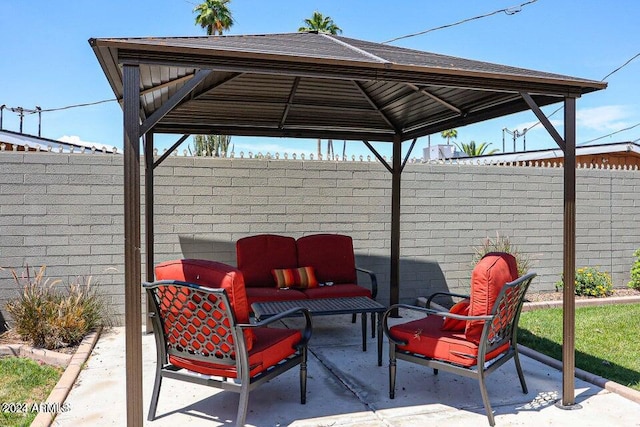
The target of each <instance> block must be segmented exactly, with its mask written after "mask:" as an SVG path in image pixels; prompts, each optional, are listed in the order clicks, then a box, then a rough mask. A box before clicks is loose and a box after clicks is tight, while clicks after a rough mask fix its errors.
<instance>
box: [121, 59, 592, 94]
mask: <svg viewBox="0 0 640 427" xmlns="http://www.w3.org/2000/svg"><path fill="white" fill-rule="evenodd" d="M162 58H163V56H162V54H160V55H159V56H158V55H154V54H153V53H145V54H144V55H140V54H139V52H136V51H126V50H120V51H119V52H118V60H119V61H121V62H126V63H131V64H139V65H141V66H144V65H160V66H171V67H186V68H200V69H211V70H215V71H227V72H240V73H255V74H273V75H281V76H293V77H295V76H299V77H313V78H321V79H336V80H358V81H372V82H375V81H389V82H396V83H407V82H412V83H411V84H414V85H417V86H441V87H448V88H457V89H465V90H487V91H498V92H515V93H518V92H519V91H521V90H523V89H524V90H526V91H527V92H528V93H545V94H554V95H556V96H578V97H579V96H580V95H581V92H580V87H573V86H570V85H567V84H564V83H562V82H558V83H557V84H555V85H554V84H550V83H549V82H540V83H539V82H537V81H535V80H531V81H528V82H527V81H522V80H520V81H513V82H511V81H510V80H505V79H504V78H503V77H495V76H494V75H492V74H490V73H486V74H478V75H475V74H473V75H472V74H466V75H463V74H456V75H452V74H446V73H440V72H437V71H434V72H431V73H426V72H421V73H419V74H417V73H416V72H414V71H412V70H410V69H397V68H393V67H392V68H380V69H371V68H367V67H359V66H353V67H350V68H345V67H341V68H337V67H335V65H334V64H333V63H332V62H331V61H326V62H325V63H309V64H302V63H291V62H289V61H279V60H275V59H274V60H267V59H265V60H263V61H261V62H260V64H261V65H255V60H252V59H246V60H243V59H242V58H229V57H224V56H207V57H202V56H197V55H196V56H193V55H190V54H188V53H174V54H172V55H171V61H170V62H167V61H166V60H164V59H162Z"/></svg>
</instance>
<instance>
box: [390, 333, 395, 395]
mask: <svg viewBox="0 0 640 427" xmlns="http://www.w3.org/2000/svg"><path fill="white" fill-rule="evenodd" d="M395 397H396V345H395V344H394V343H391V342H390V343H389V399H395Z"/></svg>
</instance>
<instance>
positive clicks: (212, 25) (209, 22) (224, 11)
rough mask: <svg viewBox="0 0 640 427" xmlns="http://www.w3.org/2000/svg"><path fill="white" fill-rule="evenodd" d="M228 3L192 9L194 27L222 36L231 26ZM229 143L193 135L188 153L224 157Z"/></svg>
mask: <svg viewBox="0 0 640 427" xmlns="http://www.w3.org/2000/svg"><path fill="white" fill-rule="evenodd" d="M230 2H231V0H204V2H203V3H202V4H200V5H198V6H196V8H195V9H193V11H194V12H197V13H198V16H196V25H200V26H201V27H202V28H204V29H206V30H207V35H209V36H214V35H216V34H219V35H222V32H223V31H226V30H228V29H229V28H231V26H232V25H233V17H232V16H231V11H230V10H229V3H230ZM230 141H231V136H229V135H195V136H194V137H193V149H191V147H189V152H190V153H191V154H192V155H196V156H215V157H220V156H221V155H225V156H226V153H227V151H228V149H229V142H230Z"/></svg>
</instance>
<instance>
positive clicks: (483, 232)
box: [0, 152, 640, 324]
mask: <svg viewBox="0 0 640 427" xmlns="http://www.w3.org/2000/svg"><path fill="white" fill-rule="evenodd" d="M0 169H1V171H2V181H0V218H1V220H0V227H1V233H0V266H1V267H3V268H5V270H4V271H0V311H3V312H4V305H5V302H6V300H7V299H9V298H12V297H14V296H15V295H16V293H17V292H18V290H19V286H18V285H17V284H16V283H15V282H14V280H13V279H12V277H11V274H10V272H9V271H8V270H7V269H10V268H13V269H15V270H16V271H17V272H19V273H21V272H22V271H23V270H24V268H25V266H27V265H28V266H29V267H30V269H31V270H32V271H33V270H37V269H38V268H39V267H40V266H41V265H46V266H47V270H46V271H47V275H48V276H49V277H51V278H52V279H62V281H63V282H64V283H68V282H70V281H73V280H74V279H75V278H76V277H82V276H91V277H92V280H93V282H94V283H97V285H98V286H99V287H100V292H101V293H102V294H103V295H104V296H105V298H106V299H107V301H108V303H109V308H110V313H111V315H112V317H113V321H114V323H116V324H120V323H122V321H123V319H124V313H123V310H124V283H123V281H124V279H123V277H124V275H123V274H124V265H123V260H124V238H123V233H124V208H123V188H122V187H123V185H122V184H123V158H122V156H118V155H100V154H53V153H26V154H25V153H15V152H0ZM576 173H577V202H576V210H577V260H576V266H577V267H582V266H593V267H598V268H600V269H601V270H603V271H607V272H609V273H610V274H611V276H612V279H613V283H614V286H615V287H625V286H626V283H627V282H628V281H629V271H630V268H631V265H632V263H633V260H634V258H633V252H634V250H636V249H637V248H639V247H640V227H638V224H639V223H640V197H638V194H640V173H639V172H638V171H631V170H602V169H578V170H577V171H576ZM143 182H144V180H143ZM390 199H391V177H390V174H389V172H388V171H387V170H386V169H385V168H384V167H383V166H382V165H381V164H380V163H378V162H358V161H355V162H334V161H305V160H273V159H216V158H200V157H177V156H172V157H169V158H168V159H167V160H166V161H165V162H164V163H163V164H162V165H160V166H159V167H157V168H156V175H155V217H156V220H155V236H154V237H155V253H156V262H161V261H164V260H169V259H175V258H183V257H184V258H186V257H189V258H206V259H213V260H218V261H221V262H225V263H229V264H235V242H236V241H237V240H238V239H239V238H241V237H245V236H249V235H253V234H258V233H275V234H283V235H288V236H293V237H296V238H297V237H300V236H302V235H306V234H313V233H341V234H348V235H350V236H352V237H353V240H354V246H355V252H356V259H357V262H358V264H359V265H360V266H362V267H364V268H368V269H371V270H374V271H375V272H376V273H377V274H378V280H379V285H380V292H379V297H378V299H379V300H380V301H381V302H383V303H388V302H389V266H390V260H389V252H390V244H389V239H390V220H391V206H390ZM142 200H143V201H144V197H143V198H142ZM142 210H143V211H144V209H142ZM401 221H402V226H401V235H402V241H401V264H400V268H401V289H400V295H401V300H402V302H409V303H412V302H415V300H416V298H417V297H419V296H423V295H428V294H430V293H431V292H433V291H436V290H451V291H454V292H466V291H468V289H469V280H470V272H471V269H472V259H473V255H474V252H475V248H477V247H479V246H480V245H481V244H482V242H483V240H484V239H486V238H487V237H491V238H495V237H496V234H497V233H499V234H500V235H502V236H507V237H508V238H509V240H510V241H511V243H512V244H513V245H514V246H515V247H516V248H517V249H518V250H519V251H520V252H524V253H527V254H528V255H529V256H530V258H532V260H533V266H532V270H534V271H536V272H537V273H538V277H537V278H536V280H535V281H534V283H533V284H532V289H533V290H536V291H544V290H549V291H550V290H555V283H556V282H557V281H558V280H559V279H560V274H561V272H562V245H563V237H562V233H563V169H562V168H561V167H525V166H495V165H492V166H487V165H468V164H464V165H463V164H433V163H427V164H425V163H409V164H407V166H406V168H405V171H404V173H403V178H402V208H401ZM143 230H144V227H143ZM142 242H143V255H142V259H143V260H144V259H145V255H144V251H146V249H145V248H144V236H142ZM142 271H143V272H144V271H145V268H144V266H143V269H142ZM143 279H144V277H143ZM362 279H363V280H364V277H363V278H362ZM4 315H5V317H7V314H6V312H5V313H4Z"/></svg>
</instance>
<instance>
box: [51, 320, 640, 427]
mask: <svg viewBox="0 0 640 427" xmlns="http://www.w3.org/2000/svg"><path fill="white" fill-rule="evenodd" d="M407 320H408V319H407V318H404V319H393V320H392V322H396V321H407ZM300 322H301V320H299V319H288V320H286V321H285V322H284V323H286V325H287V326H289V327H296V326H298V325H300ZM142 340H143V369H144V374H143V375H144V376H143V381H144V382H143V389H144V408H143V411H144V414H145V420H146V413H147V410H148V405H149V400H150V393H151V388H152V385H153V375H154V368H155V343H154V338H153V335H143V337H142ZM375 343H376V341H375V339H374V338H371V337H369V338H368V344H367V348H368V350H367V352H362V349H361V338H360V322H359V321H358V322H357V323H355V324H352V323H351V321H350V316H348V315H347V316H324V317H319V318H315V319H314V331H313V337H312V338H311V343H310V353H309V364H308V374H309V377H308V384H307V389H308V390H307V391H308V393H307V404H306V405H301V404H300V403H299V389H298V370H297V368H294V369H293V370H291V371H288V372H287V373H285V374H284V375H281V376H280V377H278V378H276V379H274V380H272V381H270V382H268V383H266V384H264V385H263V386H262V387H259V388H258V389H256V390H254V391H253V392H252V393H251V395H250V397H249V412H248V414H247V420H246V423H247V425H249V426H297V427H301V426H359V427H360V426H363V427H364V426H366V427H378V426H379V427H383V426H384V427H404V426H488V425H489V424H488V422H487V418H486V415H485V412H484V407H483V405H482V399H481V397H480V391H479V388H478V384H477V382H476V381H475V380H472V379H469V378H463V377H459V376H456V375H452V374H449V373H446V372H440V373H439V374H438V375H437V376H435V375H433V372H432V371H431V370H430V369H427V368H424V367H419V366H415V365H411V364H408V363H406V362H403V361H398V378H397V390H396V398H395V399H394V400H391V399H389V394H388V353H387V348H388V347H387V343H386V340H385V344H384V347H383V366H378V365H377V355H376V345H375ZM124 348H125V347H124V328H112V329H110V330H105V331H103V332H102V336H101V337H100V339H99V341H98V343H97V345H96V346H95V348H94V350H93V353H92V355H91V357H90V358H89V360H88V362H87V365H86V367H85V369H84V370H83V371H82V372H81V373H80V375H79V377H78V380H77V381H76V385H75V386H74V388H73V389H72V390H71V392H70V393H69V396H68V397H67V400H66V403H67V404H68V406H69V408H70V410H69V411H68V412H64V413H61V414H59V415H58V416H57V418H56V419H55V421H54V422H53V424H52V425H54V426H67V427H71V426H74V427H75V426H124V425H126V404H127V403H126V396H125V372H126V370H125V349H124ZM521 359H522V363H523V369H524V374H525V377H526V380H527V385H528V388H529V393H528V394H523V393H522V390H521V389H520V385H519V382H518V380H517V374H516V372H515V366H514V364H513V362H508V363H507V364H505V365H504V366H502V367H501V368H500V369H498V370H497V371H496V372H494V373H493V374H491V375H490V376H489V377H488V381H487V388H488V392H489V397H490V399H491V402H492V405H493V410H494V413H495V418H496V425H497V426H516V425H517V426H542V425H545V426H546V425H555V426H565V425H566V426H569V425H571V426H574V425H579V426H580V427H587V426H598V427H600V426H625V427H628V426H640V404H639V403H637V402H636V401H634V400H630V399H627V398H625V397H622V396H621V395H619V394H617V393H612V392H610V391H608V390H605V389H603V388H601V387H599V386H596V385H594V384H591V383H589V382H585V381H582V380H580V379H578V378H576V382H575V386H576V403H578V404H579V405H580V406H581V408H580V409H575V410H564V409H560V408H558V407H557V406H556V405H555V403H556V401H558V400H559V399H560V397H561V393H562V373H561V372H560V371H558V370H557V369H555V368H553V367H551V366H549V365H547V364H544V363H541V362H539V361H537V360H535V359H533V358H530V357H527V356H521ZM237 404H238V395H237V394H235V393H231V392H222V391H220V390H218V389H214V388H209V387H204V386H198V385H192V384H187V383H183V382H179V381H174V380H164V383H163V388H162V390H161V393H160V398H159V403H158V418H157V419H156V420H155V421H153V422H147V421H145V425H148V426H151V427H163V426H171V427H173V426H183V425H187V426H212V427H215V426H227V425H235V418H236V411H237Z"/></svg>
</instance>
